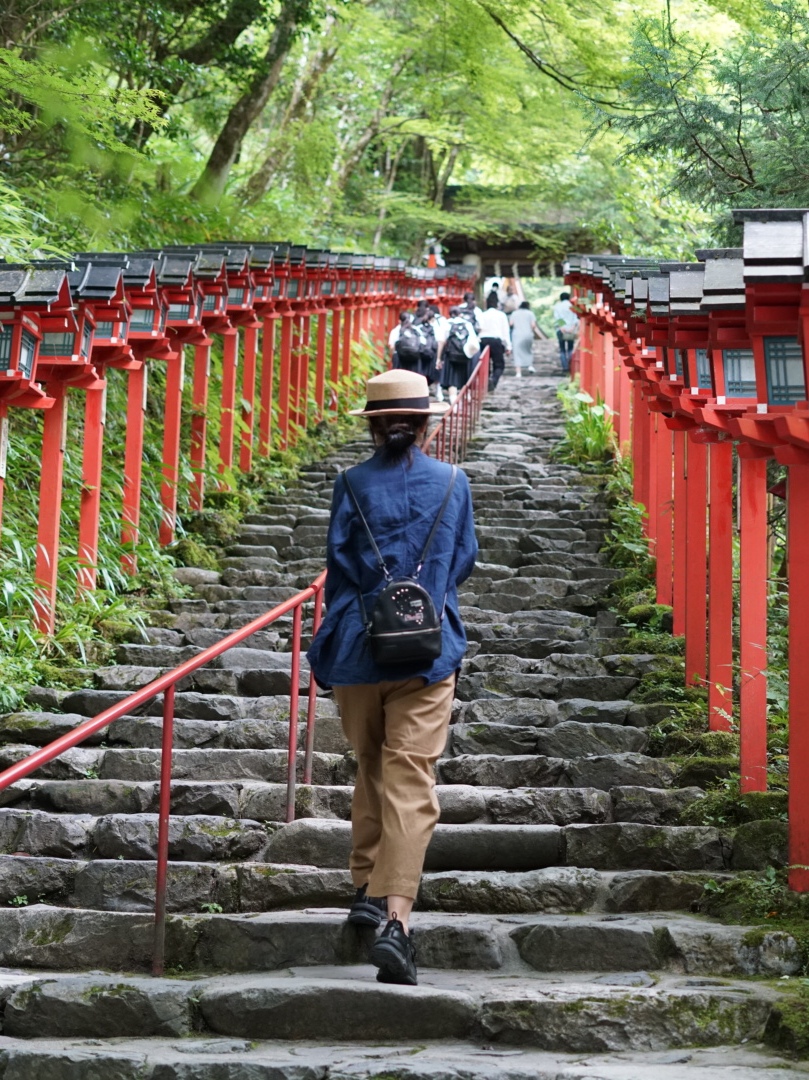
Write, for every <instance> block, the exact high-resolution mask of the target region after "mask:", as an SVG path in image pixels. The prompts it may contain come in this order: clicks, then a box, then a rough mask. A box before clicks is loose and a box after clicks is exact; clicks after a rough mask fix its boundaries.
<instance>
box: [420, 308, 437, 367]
mask: <svg viewBox="0 0 809 1080" xmlns="http://www.w3.org/2000/svg"><path fill="white" fill-rule="evenodd" d="M418 328H419V330H420V331H421V336H422V345H421V374H422V375H423V376H424V378H425V379H426V380H427V382H428V383H430V382H435V380H436V379H437V377H438V376H437V372H436V368H435V364H436V360H437V358H438V341H437V339H436V336H435V328H434V326H433V313H432V310H431V308H429V307H427V308H425V309H424V314H423V315H422V316H421V318H420V319H419V320H418Z"/></svg>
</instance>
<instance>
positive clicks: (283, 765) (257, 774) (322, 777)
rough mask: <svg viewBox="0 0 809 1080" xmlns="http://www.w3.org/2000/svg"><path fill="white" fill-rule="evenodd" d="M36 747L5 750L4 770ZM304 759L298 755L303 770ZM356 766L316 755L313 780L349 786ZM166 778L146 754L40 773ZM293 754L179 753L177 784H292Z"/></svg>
mask: <svg viewBox="0 0 809 1080" xmlns="http://www.w3.org/2000/svg"><path fill="white" fill-rule="evenodd" d="M35 749H36V748H35V747H33V746H22V745H7V746H3V747H0V768H7V767H8V766H9V765H13V764H14V763H15V762H17V761H20V760H22V758H25V757H28V755H29V754H31V753H33V751H34V750H35ZM302 763H303V755H302V754H298V764H299V766H300V767H302ZM354 774H355V765H354V763H353V761H352V760H351V759H350V758H349V757H347V756H344V755H341V754H324V753H315V754H314V757H313V772H312V778H313V781H314V783H316V784H348V783H351V782H352V781H353V779H354ZM159 775H160V751H159V750H156V749H152V748H143V749H103V748H95V747H93V748H90V749H84V748H80V747H77V748H74V749H73V750H68V751H66V752H65V753H64V754H62V755H61V756H60V757H58V758H55V759H54V760H53V761H51V762H49V763H48V764H47V765H43V766H42V767H41V768H40V769H38V770H37V772H36V776H37V777H38V778H40V779H48V780H82V779H101V780H130V781H138V780H156V779H158V778H159ZM286 777H287V754H286V751H284V750H250V749H246V750H220V749H214V750H205V749H194V750H176V751H175V752H174V756H173V770H172V779H173V780H189V781H193V780H199V781H202V782H204V781H207V780H225V779H233V780H240V781H244V780H262V781H270V782H272V783H286Z"/></svg>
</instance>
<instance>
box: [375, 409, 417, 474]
mask: <svg viewBox="0 0 809 1080" xmlns="http://www.w3.org/2000/svg"><path fill="white" fill-rule="evenodd" d="M427 420H428V416H427V415H426V414H425V413H390V414H388V415H387V416H369V417H368V428H369V430H370V432H371V438H372V439H373V440H374V443H375V444H376V445H377V446H378V447H379V448H380V451H381V453H382V457H383V459H384V460H385V461H386V462H390V463H391V464H393V463H395V462H397V461H401V460H402V458H406V459H407V463H408V465H409V464H410V463H411V461H412V460H413V444H414V443H415V441H416V439H417V438H418V437H419V435H420V434H421V433H422V431H423V430H424V428H425V427H426V426H427Z"/></svg>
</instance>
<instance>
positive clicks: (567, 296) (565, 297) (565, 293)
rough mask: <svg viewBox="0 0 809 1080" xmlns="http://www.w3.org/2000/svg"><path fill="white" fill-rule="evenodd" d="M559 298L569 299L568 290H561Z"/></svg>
mask: <svg viewBox="0 0 809 1080" xmlns="http://www.w3.org/2000/svg"><path fill="white" fill-rule="evenodd" d="M559 299H560V300H569V299H570V293H569V292H563V293H562V295H561V296H560V297H559Z"/></svg>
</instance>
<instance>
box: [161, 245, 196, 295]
mask: <svg viewBox="0 0 809 1080" xmlns="http://www.w3.org/2000/svg"><path fill="white" fill-rule="evenodd" d="M198 259H199V253H195V254H192V253H190V252H189V253H186V254H183V255H181V254H175V253H174V252H172V251H163V252H161V253H160V254H159V256H158V259H157V265H156V267H155V271H156V274H157V280H158V282H159V283H160V284H161V285H168V286H172V285H173V286H174V287H175V288H178V289H187V288H189V287H190V285H191V283H192V273H193V271H194V269H195V267H196V264H197V261H198Z"/></svg>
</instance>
